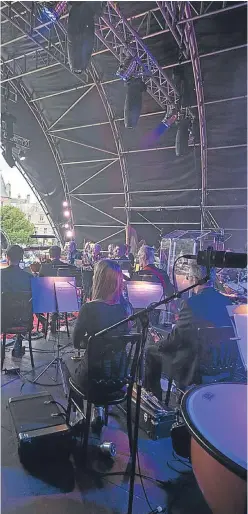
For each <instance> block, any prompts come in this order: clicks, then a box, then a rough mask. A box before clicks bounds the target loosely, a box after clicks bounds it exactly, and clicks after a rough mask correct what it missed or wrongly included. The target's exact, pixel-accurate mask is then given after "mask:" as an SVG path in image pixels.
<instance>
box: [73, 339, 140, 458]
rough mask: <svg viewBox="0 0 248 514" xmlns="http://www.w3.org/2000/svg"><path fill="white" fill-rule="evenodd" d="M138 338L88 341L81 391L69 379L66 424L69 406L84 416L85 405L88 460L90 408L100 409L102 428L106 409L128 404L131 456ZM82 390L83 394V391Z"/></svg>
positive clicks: (85, 447)
mask: <svg viewBox="0 0 248 514" xmlns="http://www.w3.org/2000/svg"><path fill="white" fill-rule="evenodd" d="M140 344H141V334H138V333H136V334H128V335H122V336H112V337H110V336H108V337H97V338H95V337H93V338H91V340H90V342H89V344H88V349H87V350H86V351H87V354H88V373H87V378H86V381H85V388H82V389H80V388H79V387H78V386H77V385H76V384H75V383H74V382H73V380H72V379H71V378H70V379H69V386H70V390H69V399H68V407H67V423H69V421H70V414H71V409H72V406H74V408H76V410H79V411H80V412H81V413H82V414H83V415H84V400H86V401H87V408H86V415H85V416H84V418H85V425H84V427H83V430H84V432H83V436H84V441H83V452H84V455H85V460H86V458H87V449H88V439H89V431H90V420H91V410H92V404H94V405H95V407H99V406H103V407H104V410H105V426H107V424H108V406H109V405H119V404H121V403H123V402H124V401H125V400H127V430H128V439H129V448H130V453H131V452H132V420H131V401H132V388H133V383H134V379H135V376H136V370H137V365H138V358H139V353H140ZM83 389H84V390H83Z"/></svg>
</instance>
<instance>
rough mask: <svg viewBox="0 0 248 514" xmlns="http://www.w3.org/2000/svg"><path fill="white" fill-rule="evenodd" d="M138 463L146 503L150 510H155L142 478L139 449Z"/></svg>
mask: <svg viewBox="0 0 248 514" xmlns="http://www.w3.org/2000/svg"><path fill="white" fill-rule="evenodd" d="M137 461H138V468H139V477H140V482H141V486H142V489H143V492H144V495H145V499H146V503H147V505H148V507H149V509H150V510H154V509H153V508H152V506H151V504H150V501H149V499H148V496H147V493H146V490H145V486H144V482H143V477H142V474H141V469H140V460H139V449H138V448H137Z"/></svg>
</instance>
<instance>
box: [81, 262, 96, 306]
mask: <svg viewBox="0 0 248 514" xmlns="http://www.w3.org/2000/svg"><path fill="white" fill-rule="evenodd" d="M93 275H94V271H93V269H92V270H90V269H84V270H82V284H83V301H84V302H87V300H91V295H92V285H93Z"/></svg>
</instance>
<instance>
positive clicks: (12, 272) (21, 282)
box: [1, 245, 32, 357]
mask: <svg viewBox="0 0 248 514" xmlns="http://www.w3.org/2000/svg"><path fill="white" fill-rule="evenodd" d="M22 260H23V249H22V248H21V247H20V246H19V245H12V246H10V247H9V248H8V250H7V262H8V267H7V268H4V269H2V270H1V292H2V293H20V292H22V291H23V292H25V291H27V292H29V291H30V295H31V278H32V275H31V274H30V273H28V272H27V271H25V270H22V269H21V268H20V267H19V264H20V262H21V261H22ZM22 339H23V337H22V335H20V334H18V335H17V336H16V341H15V345H14V348H13V350H12V356H13V357H22V356H23V355H24V353H25V347H23V346H22Z"/></svg>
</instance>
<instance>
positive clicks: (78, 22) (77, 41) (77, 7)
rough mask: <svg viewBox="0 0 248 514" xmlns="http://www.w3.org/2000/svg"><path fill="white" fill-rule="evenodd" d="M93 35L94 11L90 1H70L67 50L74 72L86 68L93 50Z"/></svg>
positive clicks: (80, 71) (79, 71)
mask: <svg viewBox="0 0 248 514" xmlns="http://www.w3.org/2000/svg"><path fill="white" fill-rule="evenodd" d="M93 3H94V2H93ZM94 35H95V24H94V11H93V9H92V8H91V6H90V2H71V8H70V13H69V18H68V28H67V38H68V40H67V51H68V60H69V65H70V68H71V71H73V72H74V73H82V72H83V71H85V70H86V68H87V66H88V63H89V60H90V58H91V54H92V51H93V46H94Z"/></svg>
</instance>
